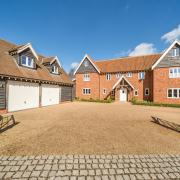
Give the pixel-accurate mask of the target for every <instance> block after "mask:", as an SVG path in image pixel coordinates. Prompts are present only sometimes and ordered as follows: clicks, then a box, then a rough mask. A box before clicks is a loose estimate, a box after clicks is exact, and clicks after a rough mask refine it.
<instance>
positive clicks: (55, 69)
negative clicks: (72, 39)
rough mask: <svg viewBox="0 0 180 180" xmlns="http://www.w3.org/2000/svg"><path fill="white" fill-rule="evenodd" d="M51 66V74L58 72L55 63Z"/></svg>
mask: <svg viewBox="0 0 180 180" xmlns="http://www.w3.org/2000/svg"><path fill="white" fill-rule="evenodd" d="M51 68H52V71H51V72H52V73H53V74H58V73H59V72H58V66H56V65H53V66H51Z"/></svg>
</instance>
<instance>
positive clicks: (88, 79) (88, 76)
mask: <svg viewBox="0 0 180 180" xmlns="http://www.w3.org/2000/svg"><path fill="white" fill-rule="evenodd" d="M83 81H90V75H89V74H88V73H85V74H83Z"/></svg>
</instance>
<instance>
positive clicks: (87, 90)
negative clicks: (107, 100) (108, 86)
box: [83, 88, 91, 94]
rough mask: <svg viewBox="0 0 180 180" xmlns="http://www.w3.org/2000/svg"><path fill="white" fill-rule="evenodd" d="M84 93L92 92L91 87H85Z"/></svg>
mask: <svg viewBox="0 0 180 180" xmlns="http://www.w3.org/2000/svg"><path fill="white" fill-rule="evenodd" d="M83 94H91V89H90V88H84V89H83Z"/></svg>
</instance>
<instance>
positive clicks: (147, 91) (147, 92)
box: [145, 88, 149, 96]
mask: <svg viewBox="0 0 180 180" xmlns="http://www.w3.org/2000/svg"><path fill="white" fill-rule="evenodd" d="M145 95H146V96H148V95H149V88H146V89H145Z"/></svg>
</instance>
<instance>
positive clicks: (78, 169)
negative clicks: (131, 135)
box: [0, 155, 180, 180]
mask: <svg viewBox="0 0 180 180" xmlns="http://www.w3.org/2000/svg"><path fill="white" fill-rule="evenodd" d="M0 179H62V180H84V179H87V180H91V179H95V180H101V179H102V180H111V179H112V180H113V179H117V180H120V179H123V180H128V179H180V155H123V156H121V155H61V156H58V155H56V156H54V155H49V156H45V155H43V156H0Z"/></svg>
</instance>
